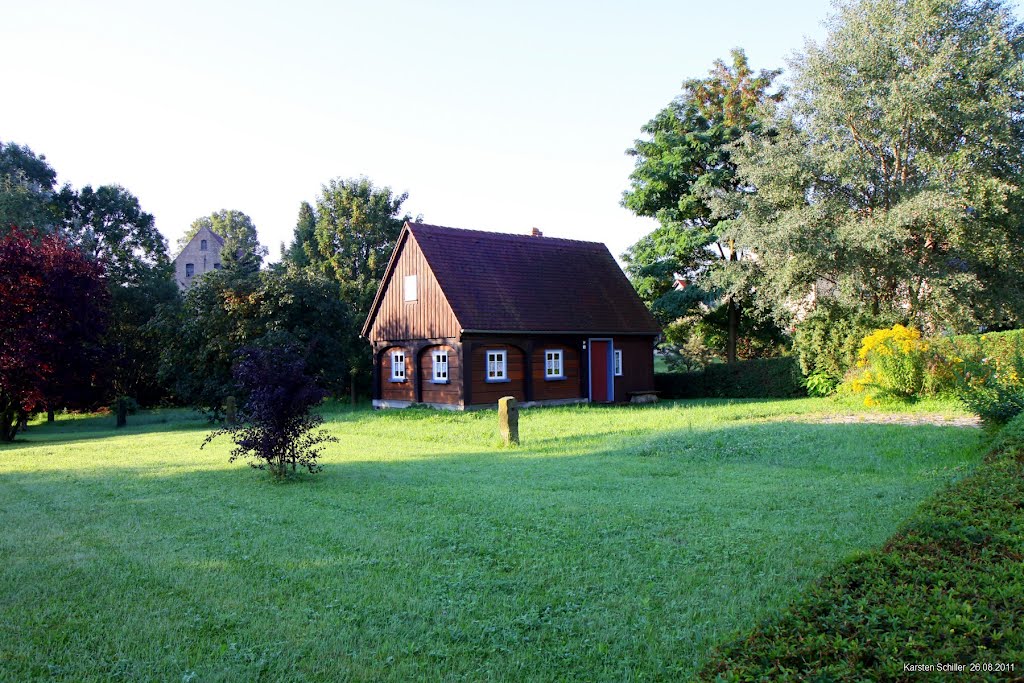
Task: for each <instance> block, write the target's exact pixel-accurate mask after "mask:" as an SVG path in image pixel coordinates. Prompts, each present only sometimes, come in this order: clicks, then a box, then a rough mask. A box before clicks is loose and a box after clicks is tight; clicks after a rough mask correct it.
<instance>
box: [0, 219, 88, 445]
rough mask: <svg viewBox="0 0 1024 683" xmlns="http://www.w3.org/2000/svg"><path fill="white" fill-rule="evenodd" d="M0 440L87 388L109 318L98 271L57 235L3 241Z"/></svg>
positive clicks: (0, 250)
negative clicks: (35, 412)
mask: <svg viewBox="0 0 1024 683" xmlns="http://www.w3.org/2000/svg"><path fill="white" fill-rule="evenodd" d="M0 302H2V305H0V330H2V331H3V333H2V334H0V441H10V440H12V439H13V438H14V435H15V433H16V431H17V420H16V417H17V413H18V411H20V410H31V409H32V408H34V407H35V406H36V405H38V404H40V403H45V402H48V401H53V400H55V399H56V398H59V397H61V396H66V395H67V394H68V393H69V392H71V391H73V390H75V389H77V388H79V386H80V385H82V384H83V383H88V382H89V381H90V378H91V374H92V373H93V372H95V370H96V365H97V361H98V359H99V355H100V353H99V348H100V344H99V342H100V338H101V336H102V334H103V331H104V328H105V325H106V320H107V305H108V294H107V289H106V285H105V283H104V282H103V267H102V265H100V263H98V262H97V261H95V260H92V259H89V258H86V257H85V256H84V255H82V253H81V252H80V251H78V250H77V249H75V248H73V247H71V246H70V245H69V244H68V243H67V242H65V241H64V240H63V239H61V238H60V237H59V236H57V235H54V234H49V235H39V234H38V233H35V234H31V235H29V234H25V233H22V232H21V231H19V230H17V229H15V230H13V231H12V232H10V233H8V234H7V235H6V236H5V237H3V238H0Z"/></svg>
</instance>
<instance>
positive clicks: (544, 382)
mask: <svg viewBox="0 0 1024 683" xmlns="http://www.w3.org/2000/svg"><path fill="white" fill-rule="evenodd" d="M532 358H533V362H532V363H531V364H530V365H531V370H532V373H531V374H532V375H533V387H532V388H533V398H532V400H534V401H555V400H560V399H570V398H582V397H584V392H582V391H581V390H580V354H579V352H578V351H576V349H575V348H573V347H570V346H567V345H565V344H561V343H558V342H546V341H544V340H543V339H539V340H537V342H536V345H535V347H534V350H533V356H532ZM556 363H557V364H556ZM559 366H560V367H559ZM549 370H551V371H558V370H561V376H553V375H552V374H550V373H549V372H548V371H549Z"/></svg>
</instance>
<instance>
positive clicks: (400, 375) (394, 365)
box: [391, 351, 405, 382]
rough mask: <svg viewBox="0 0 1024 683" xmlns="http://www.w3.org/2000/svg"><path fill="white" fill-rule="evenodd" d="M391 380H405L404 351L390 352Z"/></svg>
mask: <svg viewBox="0 0 1024 683" xmlns="http://www.w3.org/2000/svg"><path fill="white" fill-rule="evenodd" d="M391 381H392V382H404V381H405V351H392V352H391Z"/></svg>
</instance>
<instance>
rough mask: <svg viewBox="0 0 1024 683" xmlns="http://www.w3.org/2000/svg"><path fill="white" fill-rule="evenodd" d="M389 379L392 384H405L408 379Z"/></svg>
mask: <svg viewBox="0 0 1024 683" xmlns="http://www.w3.org/2000/svg"><path fill="white" fill-rule="evenodd" d="M388 381H389V382H391V383H392V384H404V383H405V381H406V380H404V379H391V380H388Z"/></svg>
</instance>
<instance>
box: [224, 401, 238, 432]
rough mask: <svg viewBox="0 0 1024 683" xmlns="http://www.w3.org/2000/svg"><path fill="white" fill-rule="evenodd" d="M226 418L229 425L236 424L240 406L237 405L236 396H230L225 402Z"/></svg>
mask: <svg viewBox="0 0 1024 683" xmlns="http://www.w3.org/2000/svg"><path fill="white" fill-rule="evenodd" d="M224 419H225V420H227V423H228V424H229V425H233V424H235V421H236V420H237V419H238V407H237V406H236V405H235V397H234V396H228V399H227V400H226V401H225V402H224Z"/></svg>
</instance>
